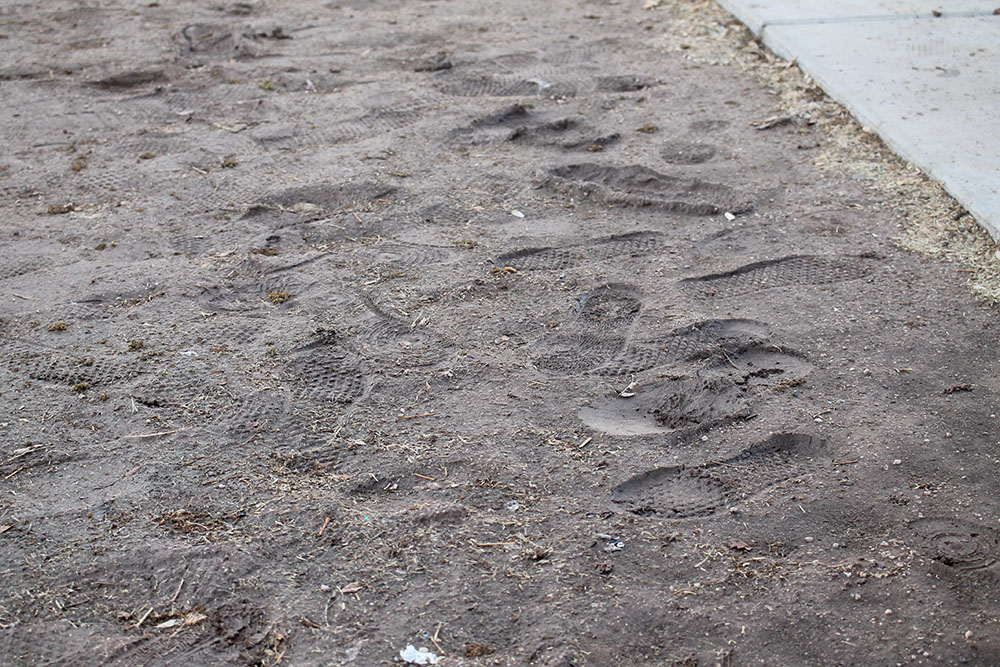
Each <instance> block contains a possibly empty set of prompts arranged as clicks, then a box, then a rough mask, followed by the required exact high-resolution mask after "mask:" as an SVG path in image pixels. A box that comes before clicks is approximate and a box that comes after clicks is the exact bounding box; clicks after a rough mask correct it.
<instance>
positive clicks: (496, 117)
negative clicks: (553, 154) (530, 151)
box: [449, 104, 621, 152]
mask: <svg viewBox="0 0 1000 667" xmlns="http://www.w3.org/2000/svg"><path fill="white" fill-rule="evenodd" d="M449 136H451V138H453V139H456V140H459V141H464V142H467V143H474V144H476V143H487V142H501V141H509V142H511V143H515V144H525V145H532V146H547V147H553V148H562V149H564V150H588V151H591V152H599V151H602V150H604V148H606V147H608V146H611V145H614V144H615V143H617V142H618V141H619V140H620V139H621V135H620V134H618V133H617V132H611V133H608V134H601V133H600V132H599V131H598V130H597V129H595V128H593V127H591V126H590V125H588V124H586V123H584V122H582V121H580V120H578V119H576V118H571V117H567V116H556V115H554V114H551V113H538V112H534V111H529V110H528V109H527V108H526V107H524V106H522V105H520V104H514V105H511V106H509V107H504V108H503V109H499V110H498V111H495V112H494V113H491V114H488V115H486V116H483V117H481V118H477V119H476V120H474V121H472V123H470V124H469V125H467V126H465V127H460V128H458V129H455V130H452V131H451V132H450V133H449Z"/></svg>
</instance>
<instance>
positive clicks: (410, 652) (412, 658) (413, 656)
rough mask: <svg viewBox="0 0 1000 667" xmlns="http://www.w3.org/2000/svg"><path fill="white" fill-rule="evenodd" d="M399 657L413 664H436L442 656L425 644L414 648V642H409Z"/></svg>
mask: <svg viewBox="0 0 1000 667" xmlns="http://www.w3.org/2000/svg"><path fill="white" fill-rule="evenodd" d="M399 657H400V658H402V659H403V662H408V663H410V664H411V665H436V664H438V661H439V660H440V659H441V656H439V655H437V654H435V653H431V652H430V651H428V650H427V649H425V648H424V647H423V646H421V647H420V648H414V647H413V644H407V645H406V648H404V649H403V650H402V651H400V652H399Z"/></svg>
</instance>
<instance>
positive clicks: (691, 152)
mask: <svg viewBox="0 0 1000 667" xmlns="http://www.w3.org/2000/svg"><path fill="white" fill-rule="evenodd" d="M717 152H718V149H716V147H715V146H712V145H710V144H702V143H694V142H690V141H682V140H674V141H667V142H666V143H664V144H663V146H662V147H661V149H660V156H661V157H663V161H664V162H666V163H667V164H682V165H683V164H688V165H690V164H702V163H705V162H708V161H709V160H711V159H712V158H713V157H715V154H716V153H717Z"/></svg>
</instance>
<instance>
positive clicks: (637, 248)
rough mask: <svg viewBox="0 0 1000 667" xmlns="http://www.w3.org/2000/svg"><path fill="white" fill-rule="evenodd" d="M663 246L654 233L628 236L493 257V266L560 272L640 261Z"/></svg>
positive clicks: (623, 235)
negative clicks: (593, 264)
mask: <svg viewBox="0 0 1000 667" xmlns="http://www.w3.org/2000/svg"><path fill="white" fill-rule="evenodd" d="M666 246H667V242H666V239H665V237H664V236H663V235H662V234H659V233H658V232H632V233H629V234H618V235H615V236H607V237H604V238H598V239H592V240H590V241H587V242H585V243H577V244H573V245H568V246H562V247H551V246H543V247H540V248H524V249H522V250H515V251H514V252H509V253H506V254H504V255H500V256H499V257H497V258H496V260H495V262H494V265H495V266H498V267H507V266H510V267H512V268H514V269H517V270H518V271H529V270H530V271H562V270H563V269H568V268H570V267H572V266H576V265H578V264H580V263H583V262H586V261H603V260H607V259H612V258H615V257H642V256H645V255H647V254H650V253H653V252H656V251H657V250H660V249H662V248H665V247H666Z"/></svg>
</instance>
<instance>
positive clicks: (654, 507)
mask: <svg viewBox="0 0 1000 667" xmlns="http://www.w3.org/2000/svg"><path fill="white" fill-rule="evenodd" d="M827 449H828V448H827V443H826V442H825V441H823V440H821V439H819V438H816V437H813V436H810V435H805V434H801V433H779V434H776V435H773V436H771V437H770V438H768V439H767V440H765V441H763V442H760V443H757V444H755V445H753V446H751V447H750V448H748V449H746V450H744V451H742V452H740V453H739V454H737V455H736V456H733V457H730V458H728V459H725V460H723V461H718V462H713V463H706V464H704V465H700V466H694V467H690V468H689V467H685V466H671V467H665V468H656V469H653V470H649V471H647V472H644V473H641V474H638V475H636V476H634V477H632V478H631V479H629V480H627V481H625V482H624V483H622V484H619V485H618V486H617V487H615V488H614V489H613V490H612V492H611V501H612V502H613V503H615V504H618V505H622V506H623V507H624V508H625V509H627V510H628V511H629V512H632V513H633V514H638V515H640V516H642V515H649V514H655V515H658V516H663V517H666V518H674V519H686V518H691V517H703V516H710V515H712V514H715V513H717V512H720V511H724V510H725V509H726V508H728V507H731V506H733V505H734V504H736V503H739V502H742V501H745V500H746V499H748V498H750V497H752V496H754V495H757V494H760V493H762V492H763V491H765V490H766V489H768V488H770V487H773V486H776V485H778V484H781V483H783V482H786V481H788V480H793V479H798V478H800V477H804V476H807V475H810V474H813V473H815V472H817V471H819V470H821V469H822V468H823V467H825V466H827V465H829V464H830V461H831V459H830V457H829V455H828V453H827Z"/></svg>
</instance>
